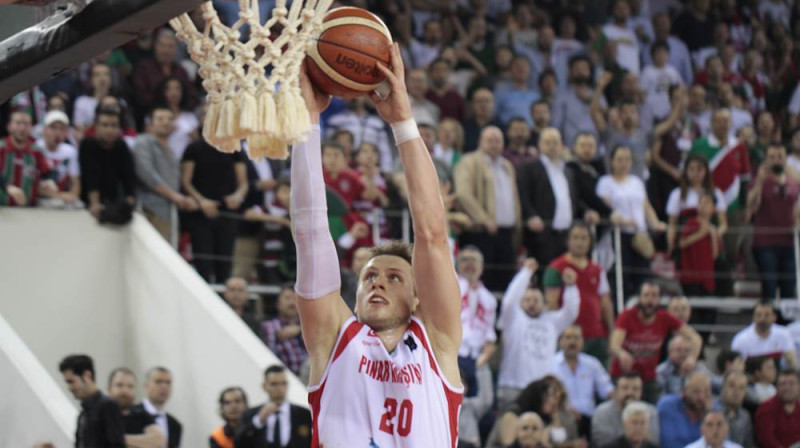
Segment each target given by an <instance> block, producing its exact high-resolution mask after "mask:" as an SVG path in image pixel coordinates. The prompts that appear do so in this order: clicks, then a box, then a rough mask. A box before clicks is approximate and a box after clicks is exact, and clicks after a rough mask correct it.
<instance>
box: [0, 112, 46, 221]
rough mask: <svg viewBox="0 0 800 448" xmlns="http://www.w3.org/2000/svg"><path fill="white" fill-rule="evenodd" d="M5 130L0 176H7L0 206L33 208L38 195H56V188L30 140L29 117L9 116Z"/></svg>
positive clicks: (1, 141)
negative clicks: (1, 174)
mask: <svg viewBox="0 0 800 448" xmlns="http://www.w3.org/2000/svg"><path fill="white" fill-rule="evenodd" d="M7 130H8V137H6V138H5V139H2V140H0V173H3V175H8V174H10V175H11V176H8V177H5V179H4V180H5V182H4V186H5V191H2V190H0V206H4V205H20V206H26V205H27V206H33V205H36V202H37V197H38V196H39V195H41V196H55V195H57V194H58V187H57V186H56V184H55V182H53V180H52V179H50V178H51V177H52V176H53V174H52V173H51V172H50V171H51V170H50V164H49V163H48V162H47V158H46V157H45V155H44V154H43V151H42V150H41V148H39V147H38V146H36V145H35V144H34V142H33V139H32V138H31V134H30V133H31V116H30V115H28V114H27V113H25V112H13V113H11V117H10V120H9V122H8V126H7ZM13 167H20V168H21V169H16V170H15V169H13Z"/></svg>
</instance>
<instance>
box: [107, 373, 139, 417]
mask: <svg viewBox="0 0 800 448" xmlns="http://www.w3.org/2000/svg"><path fill="white" fill-rule="evenodd" d="M108 396H109V397H111V398H112V399H113V400H114V401H116V402H117V405H119V407H120V409H128V408H130V407H131V406H133V402H134V400H136V379H135V378H134V377H133V376H132V375H129V374H127V373H125V372H117V374H116V375H114V378H112V379H111V384H109V386H108Z"/></svg>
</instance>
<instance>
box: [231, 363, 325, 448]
mask: <svg viewBox="0 0 800 448" xmlns="http://www.w3.org/2000/svg"><path fill="white" fill-rule="evenodd" d="M262 387H263V389H264V392H266V393H267V398H268V401H267V402H266V403H264V404H263V405H261V406H257V407H254V408H250V409H249V410H248V411H247V412H245V414H244V417H242V427H241V428H240V429H239V432H238V433H237V435H236V446H237V448H238V447H241V448H258V447H263V446H265V445H264V441H265V440H266V443H267V444H266V446H268V447H277V448H284V447H285V448H310V447H311V412H309V411H308V409H306V408H303V407H300V406H295V405H293V404H290V403H289V402H288V401H286V393H287V390H288V388H289V382H288V378H287V376H286V369H285V368H284V367H283V366H281V365H272V366H269V367H267V369H266V370H265V371H264V383H263V384H262Z"/></svg>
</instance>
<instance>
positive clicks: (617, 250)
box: [614, 226, 625, 313]
mask: <svg viewBox="0 0 800 448" xmlns="http://www.w3.org/2000/svg"><path fill="white" fill-rule="evenodd" d="M614 266H615V267H614V270H615V271H616V279H617V282H616V283H617V312H618V313H621V312H622V310H623V309H625V288H624V287H623V285H622V232H621V231H620V229H619V226H614Z"/></svg>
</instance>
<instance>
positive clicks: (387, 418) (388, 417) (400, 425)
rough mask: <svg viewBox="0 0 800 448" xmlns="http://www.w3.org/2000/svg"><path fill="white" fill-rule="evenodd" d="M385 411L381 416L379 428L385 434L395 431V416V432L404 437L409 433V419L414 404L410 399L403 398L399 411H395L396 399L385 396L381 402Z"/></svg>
mask: <svg viewBox="0 0 800 448" xmlns="http://www.w3.org/2000/svg"><path fill="white" fill-rule="evenodd" d="M383 407H384V408H385V409H386V412H384V413H383V416H382V417H381V424H380V426H379V429H380V430H381V431H383V432H385V433H387V434H394V432H395V423H394V420H395V416H397V434H398V435H400V436H401V437H406V436H408V434H410V433H411V419H412V418H413V416H414V404H413V403H411V401H410V400H403V401H402V402H401V403H400V412H399V413H398V412H397V400H395V399H394V398H387V399H386V401H385V402H384V403H383Z"/></svg>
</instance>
